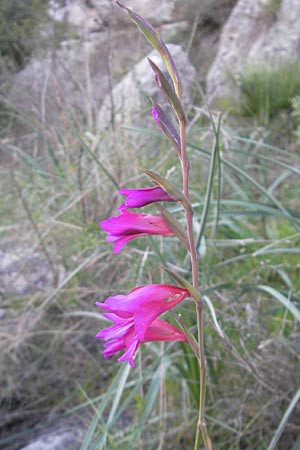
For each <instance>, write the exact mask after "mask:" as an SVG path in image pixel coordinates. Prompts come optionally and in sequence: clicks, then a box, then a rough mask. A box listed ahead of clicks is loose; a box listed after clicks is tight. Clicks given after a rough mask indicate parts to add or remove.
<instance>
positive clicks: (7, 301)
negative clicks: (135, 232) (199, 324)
mask: <svg viewBox="0 0 300 450" xmlns="http://www.w3.org/2000/svg"><path fill="white" fill-rule="evenodd" d="M124 3H125V5H126V6H128V7H130V8H132V9H133V10H134V11H135V12H136V13H138V14H140V15H141V16H143V17H144V18H146V19H147V20H149V21H150V22H151V23H152V24H153V25H154V26H155V27H157V29H158V30H159V31H160V33H161V36H162V38H163V39H164V40H165V42H166V43H167V44H168V46H169V49H170V52H171V54H172V55H173V56H174V59H175V62H176V64H177V67H178V71H179V74H180V75H181V78H182V86H183V97H184V102H185V105H186V111H187V115H188V119H189V124H188V151H189V157H190V163H191V200H192V203H193V206H194V209H195V233H196V235H197V245H198V249H199V252H200V277H201V279H200V285H201V291H202V293H203V294H204V295H205V296H206V301H207V303H206V310H205V314H206V315H205V317H206V318H205V322H206V323H205V327H206V330H205V339H206V353H207V361H208V393H207V404H208V406H207V419H208V425H209V428H210V430H211V431H210V433H211V436H212V437H213V441H214V442H215V448H216V449H222V450H223V449H224V450H225V449H226V450H227V449H228V450H229V449H231V450H237V449H248V450H264V449H267V450H271V449H273V448H276V449H282V450H287V449H290V450H297V449H298V450H299V449H300V406H299V402H298V400H299V398H300V353H299V348H300V347H299V344H300V338H299V320H300V281H299V279H300V277H299V275H300V259H299V253H300V213H299V202H300V200H299V198H300V184H299V174H300V154H299V143H300V22H299V17H300V2H299V1H298V0H185V1H183V0H127V1H126V2H125V1H124ZM149 53H151V58H152V59H154V60H155V61H156V62H157V63H158V64H160V67H161V68H163V67H162V65H161V63H160V62H159V61H160V60H159V58H158V56H157V55H156V53H155V52H151V48H150V46H149V44H148V43H147V42H145V40H144V38H143V37H142V36H141V35H140V34H139V32H138V30H137V28H136V27H135V25H134V24H133V23H132V22H131V21H130V20H129V18H128V16H127V14H126V13H125V12H124V10H122V9H121V8H119V7H118V6H116V5H115V4H114V2H112V1H110V0H85V1H84V0H81V1H80V0H1V2H0V123H1V127H0V188H1V196H0V218H1V221H0V386H1V393H0V395H1V397H0V448H3V449H6V450H19V449H24V450H25V449H26V450H68V449H70V450H71V449H72V450H76V449H81V450H92V449H95V450H101V449H116V448H118V449H120V448H122V449H128V450H132V449H139V450H148V449H157V450H158V449H163V450H171V449H172V450H176V449H177V450H184V449H186V450H189V449H190V448H192V446H193V434H194V429H195V424H196V418H197V404H198V395H199V386H198V381H197V380H198V378H199V374H198V368H197V363H196V361H195V360H194V356H193V354H191V353H190V351H189V350H188V349H187V348H186V346H185V345H182V346H181V345H179V344H176V345H173V344H170V345H169V344H168V345H167V344H158V343H154V344H147V345H145V346H144V347H143V351H142V354H141V352H140V353H139V355H138V358H137V365H136V368H135V369H134V370H131V371H129V369H128V367H127V366H126V365H124V364H119V363H116V361H114V360H108V361H107V360H106V361H104V360H103V359H102V355H101V352H102V345H103V343H102V342H100V341H97V340H96V339H95V337H94V336H95V334H96V333H97V331H98V330H99V329H100V328H101V327H103V326H105V322H104V319H103V318H102V317H101V315H100V314H99V310H97V308H96V306H95V302H96V301H101V300H103V299H104V298H106V297H107V296H108V295H114V294H116V293H120V292H128V291H129V290H131V289H132V288H133V287H134V286H136V285H138V284H140V285H141V284H147V283H153V282H171V280H170V279H167V278H166V275H165V278H163V275H162V274H161V271H160V270H159V265H160V264H161V263H163V264H165V261H168V262H169V263H170V264H171V265H172V267H173V268H176V270H178V271H179V272H180V273H181V274H182V276H185V277H186V278H188V277H189V264H188V262H187V260H186V257H185V253H184V251H183V250H182V249H181V248H180V245H178V244H177V243H176V242H175V240H174V239H169V238H166V239H165V238H164V239H163V240H162V239H160V238H156V239H148V238H142V239H141V240H138V241H134V242H133V243H132V244H129V245H128V246H127V247H126V248H124V250H123V251H122V253H121V254H120V255H114V254H113V253H112V248H111V245H109V244H106V243H105V235H104V233H103V232H102V231H101V230H100V229H99V226H98V223H99V221H100V220H103V219H105V218H107V217H108V216H110V215H114V214H115V213H116V211H115V209H116V208H117V206H118V205H119V204H120V203H121V202H122V199H121V198H120V196H119V194H118V190H119V189H120V188H124V187H138V186H147V185H149V181H147V180H146V179H145V176H143V175H142V171H141V168H147V169H151V170H154V171H157V172H159V173H160V174H161V175H163V176H166V177H167V178H169V179H170V181H172V182H173V183H174V184H176V185H177V186H180V183H181V178H180V168H179V164H178V161H177V159H176V155H175V154H174V153H173V150H172V149H171V148H170V147H169V144H168V142H167V141H166V140H165V139H164V137H163V136H162V135H161V134H160V132H159V130H158V129H157V128H156V126H155V123H154V122H153V120H152V118H151V103H150V101H149V97H152V98H154V99H155V100H157V101H158V102H159V103H160V104H162V105H164V99H163V98H162V97H161V96H160V94H159V92H158V90H157V87H156V85H155V83H154V80H153V73H152V71H151V69H150V68H149V66H148V63H147V59H146V56H147V55H148V54H149ZM145 210H146V212H147V211H149V212H151V213H152V212H154V213H155V208H154V207H153V206H148V207H147V208H145ZM170 211H171V212H172V213H174V214H175V215H176V216H177V218H178V220H184V218H183V217H182V211H181V210H180V208H179V207H178V206H172V207H171V208H170ZM177 311H178V312H180V313H181V314H182V316H183V318H184V320H185V321H186V323H187V324H188V326H189V327H190V328H191V329H193V327H195V317H194V313H193V308H192V305H191V304H189V303H188V302H187V303H186V304H184V305H181V306H179V307H178V308H177ZM171 320H172V319H171Z"/></svg>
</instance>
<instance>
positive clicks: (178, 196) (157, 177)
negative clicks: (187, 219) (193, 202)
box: [143, 169, 190, 207]
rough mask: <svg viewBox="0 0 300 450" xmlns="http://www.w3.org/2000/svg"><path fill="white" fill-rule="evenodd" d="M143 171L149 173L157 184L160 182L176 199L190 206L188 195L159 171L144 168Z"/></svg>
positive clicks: (185, 205)
mask: <svg viewBox="0 0 300 450" xmlns="http://www.w3.org/2000/svg"><path fill="white" fill-rule="evenodd" d="M143 172H144V173H145V174H146V175H148V177H150V178H151V179H152V180H153V181H154V182H155V183H156V184H158V185H159V186H160V187H161V188H162V189H163V190H164V191H166V192H167V193H168V194H169V195H170V196H171V197H172V198H174V200H176V201H177V202H180V203H181V204H182V205H183V206H184V207H187V206H188V207H190V202H189V201H188V199H187V198H186V196H185V195H184V194H183V192H181V191H180V190H179V189H177V188H176V187H175V186H174V185H173V184H172V183H170V181H168V180H167V179H166V178H164V177H162V176H160V175H159V174H158V173H156V172H153V171H152V170H148V169H143Z"/></svg>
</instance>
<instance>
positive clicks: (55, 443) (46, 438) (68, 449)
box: [20, 425, 84, 450]
mask: <svg viewBox="0 0 300 450" xmlns="http://www.w3.org/2000/svg"><path fill="white" fill-rule="evenodd" d="M83 434H84V432H83V430H81V429H80V428H78V427H77V428H75V427H70V426H68V425H66V426H59V427H58V428H57V429H56V430H52V431H46V432H45V433H44V434H41V435H40V436H38V437H37V438H36V439H35V440H33V441H32V442H31V443H30V444H28V445H26V447H23V448H21V449H20V450H79V449H80V447H81V441H82V440H83Z"/></svg>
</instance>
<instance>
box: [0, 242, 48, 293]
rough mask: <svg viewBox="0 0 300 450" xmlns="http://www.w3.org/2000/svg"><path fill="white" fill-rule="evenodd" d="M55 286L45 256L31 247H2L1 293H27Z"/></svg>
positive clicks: (0, 258)
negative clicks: (15, 248)
mask: <svg viewBox="0 0 300 450" xmlns="http://www.w3.org/2000/svg"><path fill="white" fill-rule="evenodd" d="M54 286H55V275H54V273H53V272H52V271H51V268H50V266H49V262H48V261H47V260H46V259H45V256H44V255H43V254H41V253H39V252H37V251H34V252H32V251H31V249H29V248H24V247H22V248H20V247H19V248H18V249H17V250H12V249H9V250H5V251H4V250H1V249H0V294H4V295H5V294H12V295H26V294H29V293H32V292H34V291H36V290H47V289H50V288H53V287H54Z"/></svg>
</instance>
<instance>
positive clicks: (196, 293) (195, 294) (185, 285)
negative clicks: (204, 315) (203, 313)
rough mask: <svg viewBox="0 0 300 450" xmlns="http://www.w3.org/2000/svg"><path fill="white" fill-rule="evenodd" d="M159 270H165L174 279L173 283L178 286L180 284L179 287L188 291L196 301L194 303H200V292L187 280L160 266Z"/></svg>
mask: <svg viewBox="0 0 300 450" xmlns="http://www.w3.org/2000/svg"><path fill="white" fill-rule="evenodd" d="M160 267H161V269H163V270H165V271H166V272H167V273H168V274H169V275H170V276H171V277H172V278H174V280H175V281H177V283H178V284H180V286H181V287H183V288H184V289H186V290H187V291H189V293H190V295H191V297H192V298H193V299H195V300H196V302H199V303H202V298H201V295H200V292H199V291H198V290H197V289H195V288H194V286H193V285H192V284H191V283H189V282H188V281H187V280H185V279H184V278H182V276H181V275H179V274H178V273H176V272H174V271H173V270H171V269H168V268H167V267H164V266H160Z"/></svg>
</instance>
